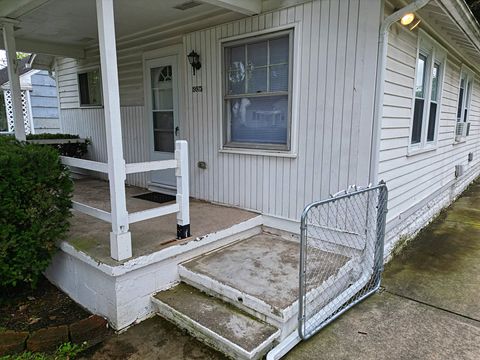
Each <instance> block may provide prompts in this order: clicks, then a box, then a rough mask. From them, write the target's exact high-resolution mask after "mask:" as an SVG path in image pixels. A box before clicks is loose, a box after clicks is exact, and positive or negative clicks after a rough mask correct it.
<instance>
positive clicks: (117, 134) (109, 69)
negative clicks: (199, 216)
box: [0, 0, 261, 261]
mask: <svg viewBox="0 0 480 360" xmlns="http://www.w3.org/2000/svg"><path fill="white" fill-rule="evenodd" d="M197 6H198V8H197V9H196V10H195V11H194V12H192V11H190V12H189V13H188V16H185V13H182V11H186V10H189V9H190V8H192V7H197ZM260 11H261V0H254V1H252V0H249V1H238V2H232V1H218V0H214V1H212V0H205V1H201V2H198V3H197V2H191V3H189V2H187V3H184V2H182V1H178V0H171V1H168V2H158V1H151V0H143V1H141V2H135V3H134V4H133V3H132V2H129V1H113V0H89V1H82V2H77V1H73V0H68V1H60V0H22V1H15V0H12V1H10V0H7V1H4V2H3V3H2V8H1V9H0V27H1V29H2V33H3V38H2V40H3V41H2V44H1V47H2V48H4V49H5V50H6V53H7V63H8V71H9V72H8V75H9V81H10V84H11V85H10V86H11V94H12V96H11V97H12V107H13V117H14V120H15V137H16V138H17V139H18V140H21V141H24V140H26V136H25V129H24V123H23V113H22V100H21V91H20V83H19V73H18V61H17V58H16V53H17V51H24V52H30V53H37V54H43V55H50V56H51V59H52V60H51V62H50V66H49V67H50V70H54V69H53V67H54V64H55V61H56V59H55V58H56V57H65V58H74V59H78V60H79V61H80V62H81V61H82V59H84V58H85V57H86V49H87V48H90V49H92V48H97V46H98V53H99V54H98V55H97V56H98V57H99V59H100V73H101V87H102V94H103V95H102V100H103V102H102V104H101V105H100V107H101V108H102V109H103V115H104V120H105V138H106V153H107V159H106V160H107V161H91V160H81V159H75V158H67V157H62V162H63V163H64V164H65V165H68V166H71V167H76V168H80V169H86V170H90V171H95V172H99V173H104V174H107V176H108V187H107V188H108V193H109V194H108V195H109V196H108V197H107V198H105V200H104V201H103V202H102V201H94V202H91V201H90V202H89V201H88V200H92V199H93V198H97V200H98V199H99V198H102V196H103V195H102V192H101V191H100V192H99V193H96V194H95V195H92V196H91V197H90V199H86V200H87V201H84V199H82V198H81V196H80V197H79V196H78V194H77V196H76V197H75V199H74V202H73V208H74V209H75V210H76V211H77V212H81V213H83V214H86V215H88V216H89V217H90V218H87V217H85V219H83V220H82V221H81V222H82V223H83V224H89V225H91V226H92V227H91V228H89V227H88V226H84V227H76V226H75V225H74V226H73V229H72V231H75V230H76V231H77V235H78V236H77V239H78V241H77V245H78V246H79V247H80V248H82V249H87V250H89V251H90V250H92V249H93V248H95V249H96V250H98V251H99V253H98V254H96V256H99V257H101V258H102V259H103V260H106V259H107V258H108V256H109V257H110V258H111V259H113V260H115V261H124V260H126V259H130V258H132V256H134V257H135V256H137V255H138V254H142V253H144V252H145V251H147V248H148V246H147V245H145V244H146V243H147V242H148V241H149V239H151V237H150V235H152V234H149V232H148V231H146V232H143V233H142V234H143V235H142V236H139V238H141V239H142V240H141V241H143V244H144V245H145V246H146V248H143V250H141V248H142V246H140V247H137V249H136V250H135V251H134V250H133V247H132V235H131V225H132V224H134V223H137V222H145V221H149V220H150V219H156V220H158V218H159V217H164V218H163V219H162V220H159V221H160V222H161V223H163V222H169V223H171V226H170V228H169V230H168V231H167V232H164V233H162V235H160V238H161V239H160V240H158V241H159V242H160V243H162V244H163V243H165V242H168V241H171V240H173V239H174V238H175V237H176V238H178V239H184V238H188V237H190V202H189V175H188V144H187V142H186V141H184V140H181V139H176V140H177V141H176V142H175V145H174V146H173V149H172V151H171V153H172V156H171V158H168V159H162V160H157V161H154V160H153V159H149V161H142V162H135V163H126V161H125V156H124V145H123V144H122V132H123V130H124V129H122V114H121V108H120V88H119V77H118V72H119V67H118V64H117V56H118V52H119V49H117V43H118V42H119V40H121V41H124V42H125V41H126V42H128V41H129V39H130V40H131V36H132V34H136V36H137V37H141V36H146V37H148V34H147V31H151V30H152V29H155V28H156V29H157V30H158V28H159V26H160V28H161V27H162V25H165V24H176V25H175V26H177V27H178V26H179V27H180V28H181V30H179V31H186V30H187V29H194V28H196V27H201V26H204V22H201V21H199V19H202V18H203V19H210V17H211V16H213V17H218V19H219V20H218V21H222V20H221V19H225V18H235V17H236V18H238V17H241V16H244V15H252V14H256V13H259V12H260ZM225 14H228V16H227V17H224V16H225ZM185 18H189V21H188V22H187V21H186V20H185ZM159 21H160V25H159ZM179 23H182V24H184V25H185V24H187V23H189V24H190V25H189V26H186V25H185V26H186V27H185V26H184V27H182V26H183V25H181V24H180V25H179ZM175 36H176V37H175ZM175 36H174V37H175V38H176V39H177V38H179V37H180V36H181V35H180V33H179V34H176V35H175ZM97 44H98V45H97ZM47 65H48V64H47ZM41 66H42V67H45V66H46V65H45V64H44V63H42V64H41ZM81 105H82V104H80V107H81ZM175 131H176V130H175ZM167 169H170V170H173V171H174V174H175V175H174V177H173V185H172V187H173V189H174V190H173V192H174V193H175V194H176V196H175V202H173V203H171V204H168V205H165V206H160V207H159V206H146V207H143V206H139V208H138V209H137V207H136V206H135V205H133V206H132V208H131V209H127V203H128V202H129V200H128V195H127V190H126V189H125V179H126V176H127V174H137V173H151V172H153V171H157V172H158V171H164V170H167ZM128 191H130V190H128ZM107 205H108V206H107ZM175 215H176V216H175ZM156 220H151V221H152V222H151V223H150V224H149V226H150V227H151V229H152V231H155V232H159V233H161V231H160V230H159V228H157V226H156V225H158V224H157V223H156ZM102 221H103V222H102ZM104 222H106V223H110V224H111V225H106V224H105V223H104ZM175 223H176V226H177V229H176V235H175V236H173V237H172V236H171V235H172V233H171V230H170V229H174V228H175V227H174V224H175ZM78 224H79V223H77V225H78ZM93 225H94V226H93ZM202 226H203V225H202V223H201V222H200V224H199V227H198V229H202ZM107 227H109V228H110V231H109V239H110V240H109V245H107V244H106V243H104V242H101V245H98V246H93V247H92V246H89V245H88V244H90V245H91V243H89V241H87V240H86V238H87V237H90V238H89V239H90V241H93V243H95V241H94V240H93V238H95V237H94V236H93V237H92V233H91V231H92V229H93V228H95V229H101V230H106V229H107ZM132 228H136V229H140V228H141V226H133V227H132ZM153 229H155V230H153ZM206 230H208V229H206ZM99 231H100V230H99ZM139 232H141V230H139ZM80 233H82V234H80ZM87 234H88V235H87ZM163 237H165V238H163ZM100 249H101V250H100ZM136 251H137V252H136ZM142 251H144V252H142ZM94 258H95V256H94Z"/></svg>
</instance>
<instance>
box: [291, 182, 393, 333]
mask: <svg viewBox="0 0 480 360" xmlns="http://www.w3.org/2000/svg"><path fill="white" fill-rule="evenodd" d="M387 197H388V191H387V187H386V185H385V184H384V183H381V184H379V185H378V186H374V187H368V188H363V189H357V188H356V187H350V188H349V189H348V190H346V191H343V192H341V193H338V194H335V195H333V196H332V197H331V198H330V199H328V200H324V201H319V202H315V203H312V204H310V205H308V206H307V207H306V208H305V210H304V212H303V214H302V219H301V250H300V294H299V300H300V301H299V302H300V309H299V326H298V331H299V335H300V337H301V338H302V339H304V340H305V339H308V338H309V337H311V336H312V335H313V334H315V333H316V332H317V331H319V330H320V329H322V328H323V327H324V326H326V325H327V324H329V323H330V322H332V321H333V320H334V319H336V318H337V317H338V316H340V315H341V314H342V313H344V312H345V311H347V310H348V309H349V308H351V307H352V306H354V305H355V304H357V303H358V302H360V301H362V300H363V299H364V298H366V297H367V296H369V295H371V294H372V293H374V292H375V291H377V289H378V288H379V286H380V280H381V273H382V270H383V243H384V236H385V218H386V212H387Z"/></svg>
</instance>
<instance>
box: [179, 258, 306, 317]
mask: <svg viewBox="0 0 480 360" xmlns="http://www.w3.org/2000/svg"><path fill="white" fill-rule="evenodd" d="M178 274H179V276H180V280H181V281H183V282H185V283H187V284H189V285H191V286H193V287H195V288H197V289H199V290H200V291H202V292H205V293H208V294H209V295H212V296H215V297H219V298H221V299H223V301H226V302H229V303H231V304H232V305H235V306H238V307H240V308H242V310H244V309H247V310H245V311H247V312H248V311H252V312H255V313H258V314H261V315H262V316H265V317H266V318H268V319H272V320H273V321H274V322H275V324H272V325H274V326H276V325H277V324H282V323H284V322H286V321H288V319H289V318H290V317H291V316H288V315H292V314H289V313H288V312H287V311H288V310H289V308H290V307H292V306H293V305H295V303H298V300H296V301H295V302H294V303H293V304H291V305H290V306H289V307H287V308H285V309H283V310H280V309H276V308H273V307H272V306H271V305H269V304H267V303H266V302H265V301H263V300H261V299H258V298H257V297H255V296H253V295H250V294H247V293H244V292H242V291H240V290H238V289H235V288H234V287H232V286H230V285H227V284H224V283H222V282H220V281H218V280H216V279H214V278H212V277H210V276H208V275H205V274H202V273H198V272H195V271H192V270H190V269H188V268H186V267H185V266H183V264H179V265H178ZM218 289H224V290H226V293H222V292H220V291H219V290H218ZM239 297H241V298H242V299H243V301H239V300H238V298H239ZM245 300H247V302H246V301H245ZM297 308H298V304H297ZM276 312H277V313H279V314H280V315H277V314H276ZM293 315H295V314H293ZM267 322H268V321H267Z"/></svg>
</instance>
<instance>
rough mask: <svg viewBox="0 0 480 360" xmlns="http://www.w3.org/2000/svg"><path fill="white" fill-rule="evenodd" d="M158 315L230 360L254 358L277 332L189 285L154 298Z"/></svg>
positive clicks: (172, 289) (267, 345) (271, 340)
mask: <svg viewBox="0 0 480 360" xmlns="http://www.w3.org/2000/svg"><path fill="white" fill-rule="evenodd" d="M153 301H154V303H155V304H156V307H157V310H158V312H159V314H160V315H161V316H163V317H165V318H166V319H168V320H170V321H172V322H174V323H175V324H177V325H179V326H180V327H181V328H183V329H186V330H188V331H189V332H190V333H191V334H192V335H193V336H194V337H196V338H198V339H200V340H201V341H204V342H205V343H207V344H208V345H210V346H212V347H214V348H216V349H219V350H221V351H222V352H224V353H226V354H228V355H229V356H231V357H232V358H234V359H258V358H260V357H261V356H263V355H264V353H266V352H267V351H268V350H269V349H270V348H271V347H272V346H273V341H274V340H275V339H276V338H277V337H278V335H279V330H278V329H276V328H274V327H273V326H271V325H268V324H266V323H264V322H262V321H260V320H257V319H255V318H253V317H251V316H250V315H248V314H246V313H244V312H242V311H240V310H239V309H237V308H235V307H233V306H231V305H230V304H227V303H225V302H223V301H221V300H219V299H217V298H214V297H211V296H209V295H207V294H205V293H203V292H201V291H199V290H197V289H195V288H193V287H191V286H189V285H186V284H183V283H181V284H179V285H177V286H175V287H173V288H171V289H169V290H165V291H161V292H159V293H157V294H156V295H155V296H154V299H153Z"/></svg>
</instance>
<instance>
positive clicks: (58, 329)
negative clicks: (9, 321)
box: [0, 315, 108, 356]
mask: <svg viewBox="0 0 480 360" xmlns="http://www.w3.org/2000/svg"><path fill="white" fill-rule="evenodd" d="M107 334H108V322H107V320H106V319H104V318H102V317H100V316H98V315H91V316H89V317H87V318H85V319H82V320H78V321H75V322H73V323H71V324H69V325H60V326H51V327H45V328H42V329H39V330H36V331H32V332H27V331H13V330H6V331H4V332H0V356H4V355H12V354H17V353H20V352H22V351H25V350H28V351H31V352H52V351H55V350H56V349H58V347H59V346H60V345H62V344H63V343H65V342H68V341H70V342H72V343H74V344H78V345H81V344H83V345H84V346H85V347H86V348H88V347H91V346H93V345H96V344H98V343H100V342H102V341H103V340H104V339H105V337H106V336H107Z"/></svg>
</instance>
